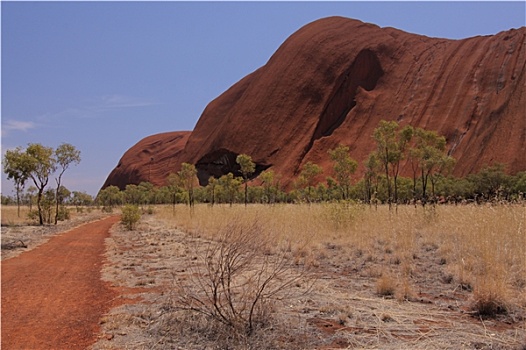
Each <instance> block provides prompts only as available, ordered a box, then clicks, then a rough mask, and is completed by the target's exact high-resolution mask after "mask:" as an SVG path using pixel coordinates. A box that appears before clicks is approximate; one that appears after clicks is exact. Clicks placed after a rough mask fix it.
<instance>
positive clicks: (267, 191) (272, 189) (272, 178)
mask: <svg viewBox="0 0 526 350" xmlns="http://www.w3.org/2000/svg"><path fill="white" fill-rule="evenodd" d="M259 179H260V180H261V182H262V185H263V193H264V196H265V199H266V201H267V203H268V204H270V203H272V202H275V201H276V200H277V198H276V197H277V194H278V191H279V188H278V187H279V186H278V184H279V177H278V176H276V174H275V173H274V170H272V169H267V170H265V171H263V172H262V173H261V174H260V175H259Z"/></svg>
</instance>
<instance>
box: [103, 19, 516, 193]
mask: <svg viewBox="0 0 526 350" xmlns="http://www.w3.org/2000/svg"><path fill="white" fill-rule="evenodd" d="M525 40H526V28H525V27H522V28H520V29H511V30H509V31H505V32H501V33H499V34H496V35H492V36H483V37H474V38H468V39H464V40H449V39H439V38H429V37H425V36H421V35H415V34H409V33H405V32H402V31H400V30H397V29H394V28H380V27H378V26H375V25H372V24H367V23H363V22H360V21H357V20H352V19H347V18H341V17H330V18H325V19H320V20H318V21H315V22H313V23H310V24H308V25H306V26H304V27H303V28H301V29H299V30H298V31H297V32H296V33H294V34H293V35H291V36H290V37H289V38H288V39H287V40H286V41H285V42H284V43H283V44H282V45H281V47H280V48H279V49H278V50H277V51H276V52H275V54H274V55H273V56H272V57H271V58H270V60H269V61H268V62H267V64H266V65H264V66H263V67H261V68H259V69H258V70H256V71H255V72H253V73H251V74H249V75H247V76H246V77H245V78H243V79H241V80H240V81H239V82H238V83H236V84H234V85H233V86H232V87H231V88H229V89H228V90H227V91H225V92H224V93H223V94H222V95H220V96H219V97H217V98H216V99H215V100H213V101H211V102H210V103H209V104H208V106H207V107H206V109H205V111H204V112H203V114H202V115H201V117H200V119H199V121H198V123H197V125H196V126H195V129H194V130H193V132H192V133H191V134H190V135H189V136H188V134H185V136H184V137H185V141H186V137H187V138H188V140H187V141H186V144H184V142H177V143H173V144H169V142H167V139H166V138H167V137H168V136H167V135H169V134H171V133H169V134H161V135H154V136H150V137H148V138H146V139H145V140H142V141H141V142H139V144H137V145H136V146H134V147H132V148H131V149H130V150H129V151H128V152H126V154H125V155H124V156H123V158H122V160H121V162H120V164H121V165H120V167H121V168H123V169H121V171H120V172H118V175H117V174H116V173H115V172H116V171H117V170H118V169H119V167H117V168H116V169H115V170H114V171H113V172H112V174H111V175H110V177H109V178H108V180H107V181H106V184H105V186H106V185H109V184H118V185H119V186H120V185H122V184H124V183H126V182H129V181H133V182H137V181H138V180H139V179H140V180H144V181H147V180H148V178H149V176H150V180H151V182H153V183H155V184H162V183H163V182H164V179H165V178H166V177H167V176H168V173H167V172H166V171H164V172H163V171H162V170H163V168H162V167H159V168H158V170H159V171H157V170H156V171H155V172H154V171H153V170H152V172H151V175H150V174H149V169H148V160H149V158H148V155H146V158H144V157H145V156H144V154H145V153H146V152H147V150H150V151H152V150H151V149H150V148H148V147H150V146H149V145H151V147H155V148H156V149H157V150H160V149H161V148H162V147H168V148H170V150H168V149H164V153H165V154H166V155H167V156H168V154H170V155H171V159H172V160H171V161H172V162H173V163H177V164H180V163H181V162H189V163H193V164H195V165H196V167H197V169H198V177H199V180H200V183H201V184H203V185H204V184H206V183H207V180H208V178H209V177H210V176H220V175H223V174H226V173H228V172H230V171H233V172H236V171H237V170H238V169H237V168H236V164H235V158H236V156H237V155H238V154H240V153H245V154H248V155H250V156H251V157H252V159H253V160H254V162H256V164H257V169H256V170H257V171H256V173H259V172H260V171H262V170H264V169H266V168H269V167H271V168H272V169H273V170H274V171H275V172H276V173H278V174H281V176H282V179H283V181H284V182H285V184H287V182H288V183H290V181H291V180H293V179H294V178H295V176H297V175H298V173H299V171H300V169H301V167H302V165H303V164H304V163H306V162H308V161H312V162H315V163H317V164H319V165H321V166H322V167H323V168H324V169H325V170H326V171H325V174H324V176H327V175H329V174H330V168H331V164H330V161H329V158H328V154H327V151H328V150H329V149H332V148H334V147H336V146H337V145H338V144H344V145H347V146H349V148H350V151H351V156H352V157H353V158H355V159H357V160H358V161H359V162H362V161H363V160H365V159H366V158H367V155H368V154H369V153H370V152H371V151H372V150H373V149H374V147H375V145H374V142H373V140H372V137H371V135H372V133H373V130H374V128H376V126H377V125H378V123H379V122H380V120H382V119H386V120H396V121H398V122H399V124H400V125H402V126H404V125H408V124H409V125H412V126H414V127H422V128H425V129H428V130H435V131H437V132H438V133H439V134H441V135H444V136H445V137H446V139H447V147H448V151H449V154H450V155H452V156H453V157H455V158H456V159H457V165H456V167H455V169H454V174H455V175H457V176H464V175H467V174H469V173H472V172H475V171H477V170H479V169H480V168H481V167H483V166H484V165H488V164H493V163H496V162H500V163H504V164H506V165H507V167H508V171H509V172H512V173H514V172H517V171H521V170H526V101H525V83H526V82H525V68H526V48H525V45H524V44H525ZM181 137H183V136H181ZM147 140H148V141H147ZM156 142H158V143H156ZM139 145H142V146H140V147H139ZM172 145H173V146H172ZM178 147H181V148H178ZM157 150H156V152H157ZM141 155H142V158H140V157H139V156H141ZM136 157H139V158H137V159H136ZM139 159H142V161H141V160H139ZM145 159H146V162H145ZM128 162H129V163H128ZM156 163H157V160H154V163H152V169H153V164H156ZM156 169H157V168H156ZM362 169H363V166H361V167H359V169H358V171H357V174H358V176H361V170H362ZM408 170H409V169H405V172H406V173H407V172H408ZM402 173H404V170H402ZM154 174H155V175H154ZM256 175H257V174H256Z"/></svg>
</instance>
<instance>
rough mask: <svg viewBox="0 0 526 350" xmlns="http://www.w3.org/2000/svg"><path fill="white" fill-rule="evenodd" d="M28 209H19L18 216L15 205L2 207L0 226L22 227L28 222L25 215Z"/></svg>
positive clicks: (24, 207)
mask: <svg viewBox="0 0 526 350" xmlns="http://www.w3.org/2000/svg"><path fill="white" fill-rule="evenodd" d="M28 213H29V208H28V207H26V206H21V207H20V216H18V209H17V206H16V205H2V226H12V225H24V224H27V223H28V222H29V220H28V218H27V214H28Z"/></svg>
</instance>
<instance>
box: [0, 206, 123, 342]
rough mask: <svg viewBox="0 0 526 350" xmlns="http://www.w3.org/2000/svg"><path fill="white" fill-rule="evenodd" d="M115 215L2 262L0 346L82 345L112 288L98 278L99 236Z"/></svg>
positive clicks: (109, 302)
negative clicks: (0, 332) (0, 327)
mask: <svg viewBox="0 0 526 350" xmlns="http://www.w3.org/2000/svg"><path fill="white" fill-rule="evenodd" d="M118 220H119V217H116V216H112V217H109V218H106V219H103V220H99V221H95V222H91V223H88V224H85V225H82V226H79V227H77V228H74V229H72V230H70V231H68V232H65V233H63V234H61V235H59V236H55V237H53V238H52V239H50V240H49V241H48V242H47V243H44V244H42V245H41V246H39V247H37V248H35V249H33V250H31V251H29V252H25V253H23V254H21V255H19V256H17V257H15V258H12V259H8V260H4V261H3V262H2V263H1V268H2V349H3V350H8V349H54V350H58V349H68V350H69V349H85V348H86V347H88V346H89V345H91V344H93V343H94V342H95V341H96V338H97V334H98V330H99V319H100V318H101V316H102V315H103V314H104V313H106V312H108V311H109V310H110V308H111V307H113V306H114V304H115V302H114V300H115V298H116V297H117V296H118V294H117V292H116V291H115V290H113V289H112V288H111V287H110V285H109V284H108V283H105V282H103V281H102V280H101V268H102V264H103V260H104V257H103V254H104V250H105V246H104V239H105V238H106V237H108V236H109V229H110V228H111V226H112V225H113V224H115V223H116V222H117V221H118Z"/></svg>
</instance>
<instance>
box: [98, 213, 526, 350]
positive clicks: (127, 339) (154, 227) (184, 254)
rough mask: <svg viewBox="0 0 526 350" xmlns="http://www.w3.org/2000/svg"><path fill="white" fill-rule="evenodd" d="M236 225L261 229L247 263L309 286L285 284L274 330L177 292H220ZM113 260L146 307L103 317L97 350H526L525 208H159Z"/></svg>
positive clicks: (270, 312) (122, 237)
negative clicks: (262, 264) (234, 323)
mask: <svg viewBox="0 0 526 350" xmlns="http://www.w3.org/2000/svg"><path fill="white" fill-rule="evenodd" d="M233 223H234V224H235V227H252V226H253V225H254V223H257V235H260V241H259V242H260V246H259V247H258V249H257V250H254V249H250V251H248V250H247V253H246V254H247V255H248V254H254V251H256V255H260V256H267V257H280V259H278V260H277V261H280V263H282V262H283V260H282V259H281V257H283V258H284V259H286V261H287V262H288V267H289V268H290V269H292V270H291V271H292V272H294V271H295V272H296V274H294V276H298V273H300V272H301V274H302V276H305V280H303V281H302V280H298V281H294V283H293V284H291V285H287V286H288V287H289V289H288V291H289V292H290V293H289V295H294V297H293V298H287V297H279V298H270V299H268V300H266V301H268V303H266V304H265V305H264V306H265V308H266V309H265V313H263V314H262V315H264V317H265V318H266V319H265V320H264V321H265V322H263V321H261V320H260V321H261V322H259V323H258V327H259V328H257V329H256V330H254V331H253V332H250V334H248V335H247V334H241V333H239V332H233V331H232V328H231V327H230V328H229V326H225V325H224V324H223V325H220V324H219V323H221V322H215V321H214V320H213V317H212V318H211V317H207V315H205V314H203V313H202V312H201V313H199V312H198V313H196V312H193V311H195V310H191V308H184V307H182V306H183V305H182V304H181V300H184V298H181V295H180V293H181V289H180V288H178V287H179V286H180V284H181V281H184V283H185V288H187V289H186V292H187V293H188V295H189V296H194V295H197V294H192V293H200V292H201V293H202V292H203V291H205V290H207V288H210V286H211V285H212V286H213V284H214V283H216V284H217V283H218V281H219V282H221V279H219V280H217V279H215V280H214V279H210V278H209V277H210V276H213V273H212V272H214V271H216V270H214V268H213V267H214V266H216V265H213V263H212V262H211V260H210V259H212V255H211V254H210V251H214V252H215V251H217V250H211V247H215V246H217V245H218V244H224V242H225V238H224V235H221V232H224V230H225V228H227V227H229V225H230V226H231V225H232V224H233ZM251 232H252V233H254V232H256V231H251ZM254 242H255V243H254ZM257 242H258V240H257V239H256V240H255V241H251V246H252V247H254V244H258V243H257ZM233 243H234V242H233ZM207 252H208V253H207ZM241 255H242V256H244V255H243V254H241ZM256 255H250V256H251V259H252V260H253V261H256V262H257V261H267V262H268V261H269V260H268V259H261V260H258V259H260V258H258V257H256ZM108 260H109V264H108V265H107V267H106V268H105V272H104V274H105V279H107V280H108V281H110V282H112V283H114V284H115V285H118V286H122V287H133V288H143V289H145V291H146V292H145V293H143V294H141V297H142V301H139V302H137V303H135V304H133V305H124V306H122V307H121V308H119V309H116V310H114V311H113V312H112V313H111V314H109V315H107V316H106V317H105V320H104V325H103V331H104V332H105V336H104V337H103V338H101V340H100V341H99V342H98V343H97V344H96V345H95V346H94V347H93V348H94V349H117V348H123V346H126V347H128V348H134V349H142V348H151V349H164V348H185V349H213V348H237V349H264V348H266V349H270V348H272V349H320V348H382V349H399V348H417V349H458V348H467V349H475V348H476V349H490V348H491V349H523V347H522V346H524V344H526V208H525V207H524V206H521V205H497V206H490V205H481V206H477V205H466V206H437V207H426V208H425V209H424V208H422V207H414V206H399V207H398V209H397V211H395V210H394V209H393V210H391V211H390V210H389V209H388V208H387V206H379V207H378V208H375V207H374V206H373V207H369V206H363V205H354V204H353V205H349V204H341V203H331V204H313V205H274V206H264V205H249V206H248V207H245V206H243V205H235V206H233V207H229V206H228V205H224V206H223V205H216V206H213V207H211V206H208V205H196V206H195V207H193V208H190V207H186V206H177V207H176V208H175V210H173V208H172V207H171V206H163V207H156V208H155V210H154V213H153V215H143V218H142V219H141V222H140V223H139V225H138V227H137V229H136V231H131V232H128V231H124V229H122V228H116V229H115V230H114V232H113V234H112V238H111V239H110V240H109V241H108ZM217 266H219V265H217ZM250 268H251V269H252V271H253V270H254V269H257V267H254V266H252V267H250ZM196 274H198V275H199V274H200V275H202V276H204V277H205V278H204V279H203V278H201V277H202V276H197V277H198V278H196ZM207 276H208V277H207ZM221 276H223V275H221ZM243 276H244V277H243V278H246V276H252V275H247V274H243ZM286 276H289V275H286ZM250 278H252V277H250ZM280 278H281V279H283V278H287V277H283V276H280ZM311 281H314V284H313V285H312V287H311V283H310V282H311ZM209 282H210V283H209ZM207 283H209V284H207ZM188 288H190V289H188ZM212 290H213V289H212ZM178 293H179V294H178ZM188 295H187V296H188ZM202 295H203V294H201V297H200V298H201V299H200V300H201V301H203V300H205V299H203V298H202ZM206 296H207V295H206V294H205V297H206ZM208 296H209V295H208ZM209 300H212V301H214V299H213V298H212V299H209ZM210 305H211V304H206V305H205V309H206V308H208V307H209V306H210ZM243 305H244V304H243ZM207 310H208V309H207ZM215 316H217V315H215ZM119 320H121V321H119ZM122 320H125V321H122Z"/></svg>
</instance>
